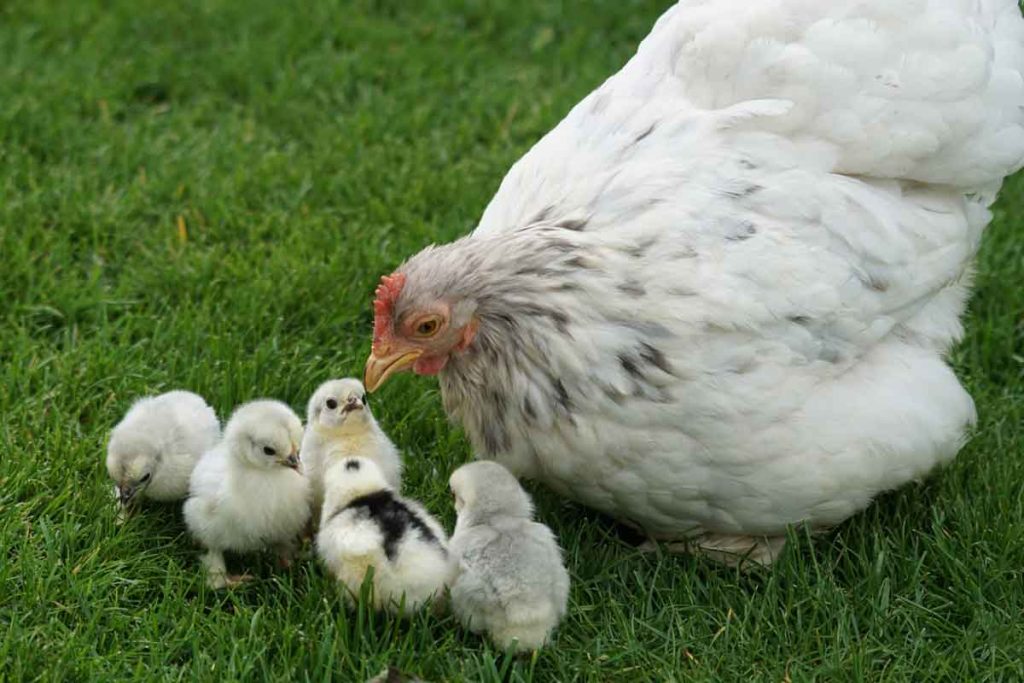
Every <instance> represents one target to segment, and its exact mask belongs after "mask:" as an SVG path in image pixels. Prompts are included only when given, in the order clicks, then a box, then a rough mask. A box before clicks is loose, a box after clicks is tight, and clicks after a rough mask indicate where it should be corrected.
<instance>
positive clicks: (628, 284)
mask: <svg viewBox="0 0 1024 683" xmlns="http://www.w3.org/2000/svg"><path fill="white" fill-rule="evenodd" d="M616 288H617V289H618V290H619V291H620V292H622V293H623V294H628V295H630V296H644V295H645V294H647V290H646V289H644V286H643V285H642V284H640V283H639V282H637V281H636V280H626V281H625V282H622V283H619V284H618V285H616Z"/></svg>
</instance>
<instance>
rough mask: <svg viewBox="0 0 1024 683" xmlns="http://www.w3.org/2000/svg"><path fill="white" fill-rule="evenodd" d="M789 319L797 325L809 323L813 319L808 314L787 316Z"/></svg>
mask: <svg viewBox="0 0 1024 683" xmlns="http://www.w3.org/2000/svg"><path fill="white" fill-rule="evenodd" d="M787 320H789V322H791V323H795V324H797V325H806V324H807V323H809V322H811V319H810V318H808V317H807V316H806V315H791V316H789V317H788V318H787Z"/></svg>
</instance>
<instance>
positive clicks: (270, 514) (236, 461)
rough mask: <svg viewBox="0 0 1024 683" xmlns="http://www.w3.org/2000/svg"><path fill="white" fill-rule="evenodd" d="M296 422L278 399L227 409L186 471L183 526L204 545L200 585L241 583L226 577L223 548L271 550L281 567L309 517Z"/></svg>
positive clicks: (300, 428) (308, 498) (307, 496)
mask: <svg viewBox="0 0 1024 683" xmlns="http://www.w3.org/2000/svg"><path fill="white" fill-rule="evenodd" d="M301 440H302V422H301V421H300V420H299V417H298V416H297V415H296V414H295V413H294V412H293V411H292V409H291V408H289V407H288V406H286V405H285V404H283V403H280V402H279V401H270V400H260V401H252V402H251V403H246V404H244V405H242V406H240V407H239V408H237V409H236V410H235V413H234V414H233V415H232V416H231V419H230V420H229V421H228V423H227V426H226V427H225V429H224V438H223V439H222V440H221V442H220V443H219V444H218V445H217V447H216V448H214V449H213V450H210V451H208V452H207V453H205V454H204V455H203V457H202V459H200V461H199V463H198V464H197V465H196V468H195V470H194V471H193V472H192V483H191V487H190V490H189V498H188V500H187V501H185V509H184V512H185V523H186V524H187V525H188V529H189V531H190V532H191V533H192V536H193V537H195V539H196V540H197V541H198V542H199V543H200V544H201V545H202V546H203V547H204V548H205V549H206V554H205V555H204V556H203V559H202V563H203V566H204V568H205V570H206V575H207V585H209V586H210V587H211V588H224V587H227V586H232V585H235V584H237V583H239V582H240V581H242V580H245V579H246V578H247V577H245V576H241V577H239V576H230V575H229V574H228V572H227V567H226V565H225V563H224V552H225V551H232V552H252V551H258V550H264V549H268V548H269V549H272V550H275V551H276V552H277V553H278V557H279V559H280V560H281V562H282V564H285V565H286V564H288V563H289V562H290V559H291V555H292V553H293V552H294V550H295V546H296V541H297V539H298V537H299V534H300V533H301V532H302V530H303V528H304V527H305V526H306V524H307V523H308V522H309V516H310V487H309V480H308V479H307V478H306V477H305V476H303V474H302V473H301V472H300V466H299V442H300V441H301Z"/></svg>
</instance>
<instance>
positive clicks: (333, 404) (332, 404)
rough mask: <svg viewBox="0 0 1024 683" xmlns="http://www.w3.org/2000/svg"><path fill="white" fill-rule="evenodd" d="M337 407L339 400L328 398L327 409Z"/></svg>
mask: <svg viewBox="0 0 1024 683" xmlns="http://www.w3.org/2000/svg"><path fill="white" fill-rule="evenodd" d="M337 407H338V402H337V401H335V400H334V399H333V398H329V399H327V409H328V410H334V409H335V408H337Z"/></svg>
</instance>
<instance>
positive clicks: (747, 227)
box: [725, 221, 757, 242]
mask: <svg viewBox="0 0 1024 683" xmlns="http://www.w3.org/2000/svg"><path fill="white" fill-rule="evenodd" d="M739 228H740V229H739V232H736V233H733V234H732V235H726V236H725V239H727V240H729V241H730V242H743V241H745V240H749V239H750V238H751V237H753V236H754V235H756V234H757V226H755V225H754V224H753V223H751V222H750V221H740V225H739Z"/></svg>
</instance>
